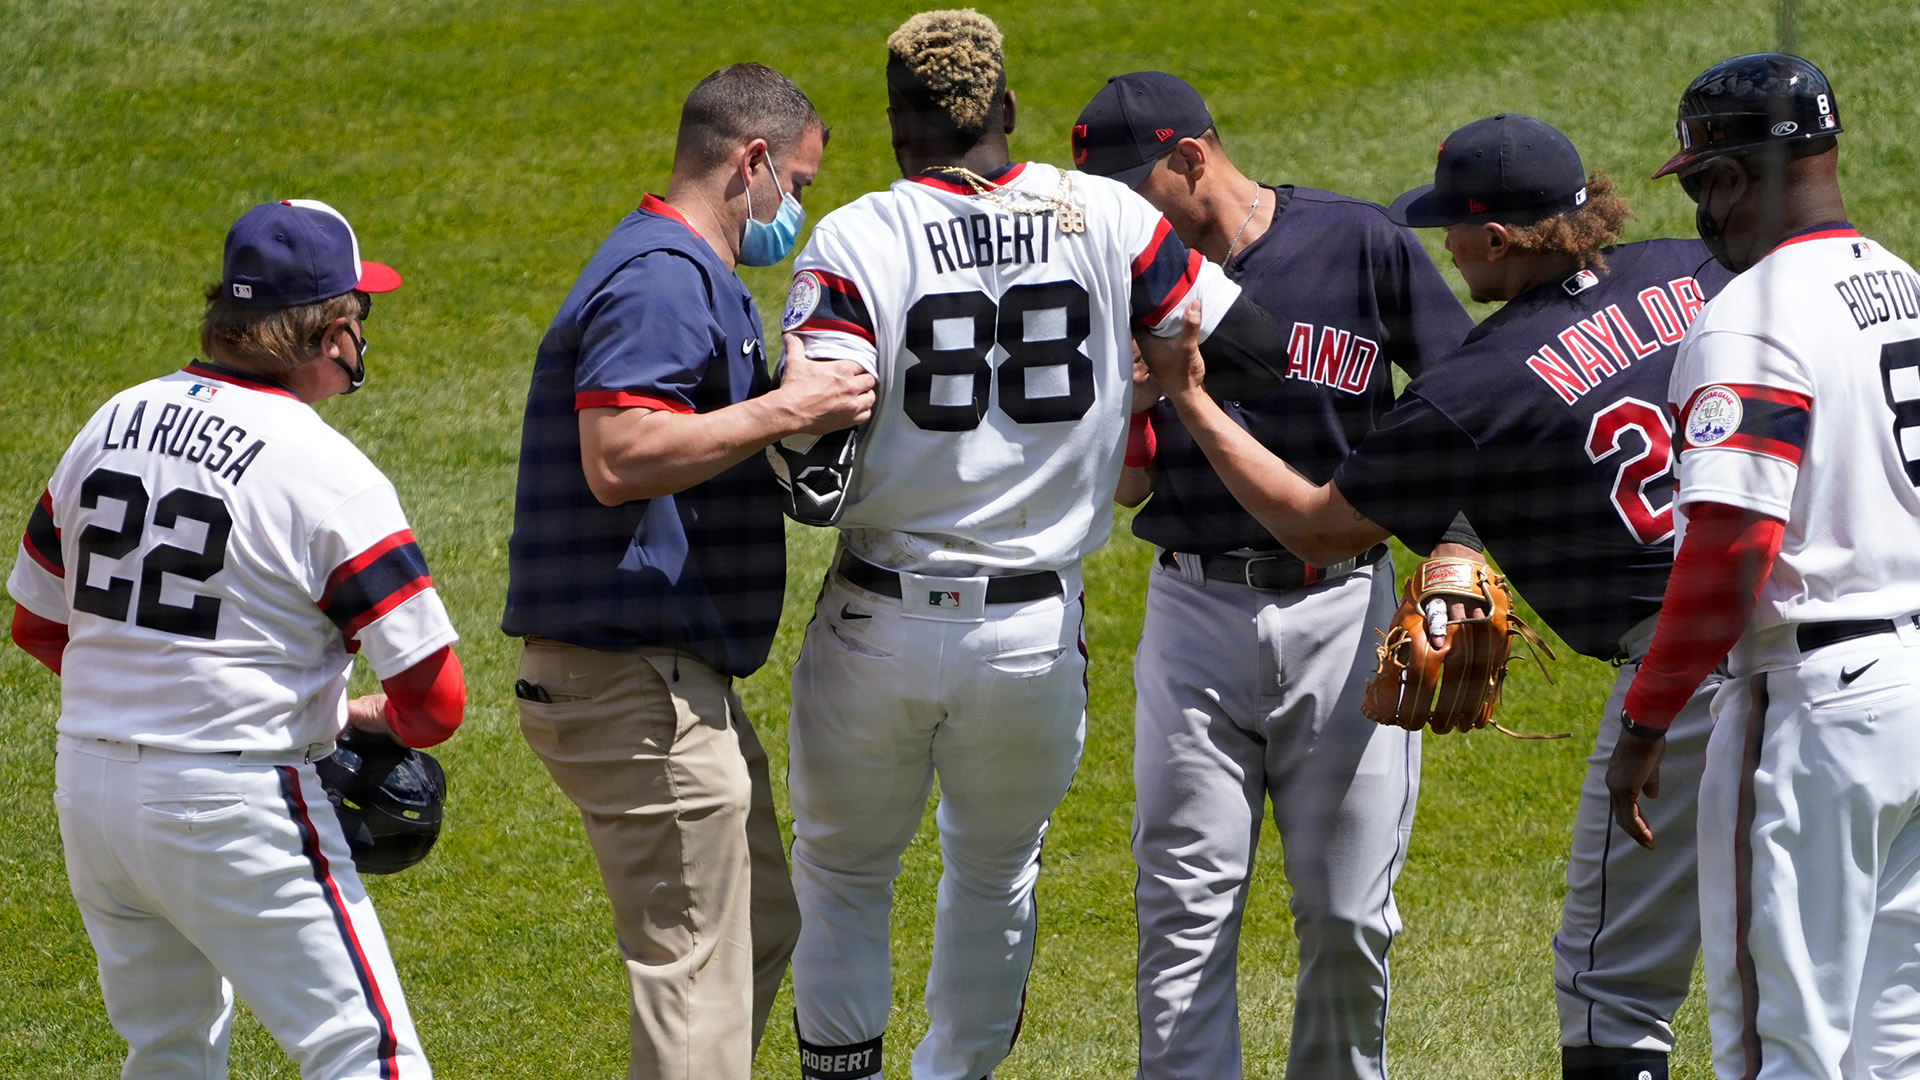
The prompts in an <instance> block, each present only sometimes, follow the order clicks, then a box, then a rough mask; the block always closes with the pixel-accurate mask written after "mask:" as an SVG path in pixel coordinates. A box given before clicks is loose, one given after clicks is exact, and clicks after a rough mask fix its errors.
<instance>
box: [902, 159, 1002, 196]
mask: <svg viewBox="0 0 1920 1080" xmlns="http://www.w3.org/2000/svg"><path fill="white" fill-rule="evenodd" d="M1026 169H1027V163H1026V162H1024V161H1019V162H1015V163H1014V164H1012V165H1010V166H1008V167H1007V168H1006V169H1004V170H1002V171H1001V172H1000V174H999V175H997V176H989V177H986V179H987V180H989V181H991V182H992V183H995V184H999V185H1001V186H1003V187H1004V186H1006V185H1007V184H1011V183H1013V182H1014V180H1016V179H1018V178H1019V176H1020V174H1021V173H1023V172H1025V171H1026ZM907 179H908V180H911V181H913V182H914V183H916V184H925V185H927V186H928V187H930V188H939V189H940V190H941V191H951V192H953V193H954V194H955V195H972V194H973V193H974V191H973V186H972V185H970V184H965V183H961V182H958V181H954V180H942V179H940V178H939V177H937V176H928V175H927V174H926V173H915V174H914V175H912V176H909V177H907Z"/></svg>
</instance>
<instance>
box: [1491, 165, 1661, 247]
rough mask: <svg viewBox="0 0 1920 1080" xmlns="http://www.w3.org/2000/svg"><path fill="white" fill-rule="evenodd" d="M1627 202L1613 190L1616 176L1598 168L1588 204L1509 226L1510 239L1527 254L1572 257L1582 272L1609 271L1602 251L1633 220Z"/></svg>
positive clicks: (1589, 180) (1589, 186) (1590, 175)
mask: <svg viewBox="0 0 1920 1080" xmlns="http://www.w3.org/2000/svg"><path fill="white" fill-rule="evenodd" d="M1633 216H1634V214H1633V210H1632V209H1630V208H1629V207H1628V206H1627V200H1626V199H1624V198H1622V197H1621V196H1620V195H1618V194H1616V193H1615V192H1614V190H1613V177H1611V176H1608V175H1607V174H1606V173H1604V172H1601V171H1600V170H1599V169H1595V170H1593V171H1592V172H1590V173H1588V174H1587V201H1586V203H1585V205H1583V206H1581V207H1580V209H1578V210H1569V211H1567V212H1566V213H1562V214H1555V215H1553V216H1552V217H1550V218H1543V219H1541V220H1539V221H1536V222H1534V223H1533V224H1531V225H1508V226H1507V239H1508V241H1509V242H1510V243H1512V244H1513V246H1514V248H1515V249H1516V250H1518V251H1520V252H1521V253H1523V254H1527V255H1571V256H1573V257H1574V258H1576V259H1578V260H1579V261H1580V267H1581V269H1583V270H1584V269H1586V268H1588V267H1593V268H1595V269H1598V270H1605V269H1606V268H1607V260H1606V258H1605V257H1603V256H1602V255H1601V254H1600V249H1601V248H1604V247H1609V246H1611V245H1612V244H1613V243H1614V242H1615V241H1617V240H1619V239H1620V229H1621V227H1622V226H1623V225H1625V224H1626V223H1627V219H1628V218H1630V217H1633Z"/></svg>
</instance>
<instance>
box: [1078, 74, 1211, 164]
mask: <svg viewBox="0 0 1920 1080" xmlns="http://www.w3.org/2000/svg"><path fill="white" fill-rule="evenodd" d="M1212 127H1213V116H1212V114H1211V113H1209V112H1207V104H1206V102H1204V101H1202V100H1200V94H1199V92H1198V91H1196V90H1194V88H1193V87H1191V86H1188V85H1187V84H1186V83H1185V82H1184V81H1182V80H1181V79H1178V78H1176V77H1174V76H1172V75H1168V74H1166V73H1165V72H1161V71H1136V72H1133V73H1132V74H1130V75H1116V76H1114V77H1113V78H1111V79H1108V80H1107V85H1105V86H1103V87H1101V88H1100V92H1099V93H1097V94H1095V95H1093V100H1092V101H1089V102H1087V107H1086V108H1085V109H1082V110H1081V112H1080V117H1079V119H1078V120H1076V121H1075V122H1074V125H1073V163H1074V164H1075V165H1077V166H1079V167H1080V168H1082V169H1085V170H1086V171H1087V172H1090V173H1092V174H1093V175H1095V176H1105V177H1110V178H1112V179H1114V180H1118V181H1120V182H1121V183H1123V184H1125V185H1127V186H1128V187H1137V186H1139V184H1140V182H1141V181H1142V180H1145V179H1146V178H1147V174H1148V173H1150V172H1152V171H1153V167H1154V165H1155V164H1156V163H1157V162H1159V161H1160V159H1161V158H1163V157H1165V156H1166V155H1167V154H1168V152H1169V151H1171V150H1173V149H1174V147H1175V145H1176V144H1178V143H1179V141H1180V140H1181V139H1186V138H1198V137H1199V136H1201V135H1204V134H1205V133H1206V132H1207V131H1208V130H1209V129H1211V128H1212Z"/></svg>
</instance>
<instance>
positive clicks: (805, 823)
mask: <svg viewBox="0 0 1920 1080" xmlns="http://www.w3.org/2000/svg"><path fill="white" fill-rule="evenodd" d="M1074 570H1075V571H1077V568H1074ZM900 577H901V582H902V598H901V599H894V598H889V597H884V596H880V595H878V594H875V593H871V592H867V591H866V590H864V589H860V588H856V587H854V586H852V585H850V584H848V583H847V582H846V581H844V580H842V579H841V578H840V577H839V576H838V575H833V576H830V577H829V579H828V582H827V584H826V586H825V588H823V589H822V591H821V594H820V599H819V601H818V602H817V604H816V605H815V611H814V618H813V621H812V623H811V624H809V626H808V627H807V634H806V638H805V641H804V643H803V644H802V646H801V649H800V658H799V661H798V662H797V663H796V664H795V665H794V669H793V713H792V719H791V722H790V724H789V726H788V730H787V738H788V742H789V746H790V755H789V758H788V767H787V768H788V774H787V786H788V790H789V792H790V793H791V795H792V800H793V835H794V840H793V850H792V855H793V878H794V892H795V894H796V895H797V897H798V899H799V902H800V914H801V919H800V923H801V930H800V943H799V946H798V948H796V949H795V950H794V954H793V986H794V1005H795V1012H796V1022H797V1024H798V1027H799V1035H800V1039H801V1040H802V1042H803V1043H804V1044H808V1045H803V1047H802V1051H803V1068H804V1069H806V1070H807V1071H806V1072H805V1075H808V1076H834V1077H840V1076H845V1077H860V1076H877V1075H880V1069H879V1064H880V1054H879V1050H878V1041H879V1039H880V1037H881V1035H882V1033H883V1032H884V1031H885V1029H886V1024H887V1016H888V1013H889V1012H890V1010H891V1006H892V974H891V957H890V953H889V946H888V913H889V911H890V910H891V908H892V904H893V879H894V878H895V877H897V876H898V875H899V873H900V855H901V853H902V852H903V851H905V850H906V847H907V844H908V843H909V842H910V841H911V840H912V839H913V835H914V832H915V831H916V830H917V829H918V828H919V825H920V818H921V814H922V813H923V812H924V810H925V808H926V803H927V797H928V794H929V792H930V791H931V789H932V785H933V781H934V777H935V776H936V775H937V776H938V777H939V779H940V801H939V806H938V808H937V810H936V812H935V817H934V820H935V822H936V823H937V825H938V827H939V830H940V852H941V856H942V859H943V868H942V872H941V876H940V886H939V894H938V899H937V901H936V906H935V909H934V910H935V914H934V931H933V938H934V940H933V957H932V967H931V970H929V972H928V973H927V987H926V1007H927V1018H928V1022H929V1026H928V1030H927V1034H926V1038H925V1039H924V1040H922V1041H921V1043H920V1045H919V1046H918V1047H916V1048H915V1049H914V1052H913V1064H912V1075H913V1077H914V1078H915V1080H980V1078H981V1077H984V1076H986V1075H987V1074H988V1073H990V1072H992V1070H993V1068H994V1066H995V1065H997V1064H999V1063H1000V1061H1001V1060H1002V1059H1004V1058H1005V1057H1006V1056H1007V1053H1008V1052H1009V1051H1010V1050H1011V1049H1012V1046H1013V1040H1014V1036H1015V1035H1016V1034H1017V1032H1018V1029H1019V1024H1020V1018H1021V1008H1022V998H1023V996H1024V991H1025V986H1026V981H1027V972H1028V969H1029V968H1030V967H1031V966H1032V962H1033V947H1034V932H1035V911H1034V901H1033V890H1034V883H1035V881H1036V880H1037V879H1038V877H1039V874H1040V841H1041V837H1042V835H1043V834H1044V833H1045V832H1046V826H1047V818H1048V815H1050V814H1051V813H1052V812H1053V809H1054V807H1055V806H1057V805H1058V804H1059V802H1060V800H1061V798H1062V797H1063V796H1065V795H1066V792H1067V785H1068V783H1069V782H1070V781H1071V780H1072V779H1073V772H1074V769H1075V767H1076V766H1077V765H1078V763H1079V760H1080V749H1081V744H1082V742H1083V741H1084V738H1085V734H1086V681H1085V680H1086V670H1087V666H1086V658H1085V654H1084V652H1083V651H1082V646H1081V641H1080V622H1081V612H1082V606H1081V602H1080V600H1079V599H1078V598H1077V597H1078V594H1079V581H1078V574H1077V572H1066V573H1063V574H1062V577H1063V578H1065V579H1066V587H1067V590H1068V591H1067V594H1066V597H1056V598H1052V599H1046V600H1037V601H1033V602H1030V603H1024V604H993V605H989V604H986V603H985V586H986V581H987V579H986V578H965V579H952V578H923V577H920V576H918V575H913V574H902V575H900ZM933 593H942V594H945V593H952V594H954V595H953V596H952V598H951V600H952V603H953V604H954V605H956V606H951V607H936V606H933V605H932V604H930V603H928V602H927V601H928V598H929V596H930V594H933ZM1067 597H1072V599H1069V598H1067ZM941 600H942V602H943V603H944V602H946V600H947V598H946V597H944V596H943V597H942V598H941Z"/></svg>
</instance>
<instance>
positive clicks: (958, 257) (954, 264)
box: [920, 210, 1054, 274]
mask: <svg viewBox="0 0 1920 1080" xmlns="http://www.w3.org/2000/svg"><path fill="white" fill-rule="evenodd" d="M920 228H921V230H922V233H923V235H924V236H925V237H926V241H927V255H928V257H929V258H930V259H931V260H932V262H933V269H934V272H935V273H937V274H944V273H947V272H948V271H950V270H972V269H974V268H975V267H985V266H1001V265H1004V264H1009V263H1016V264H1017V263H1036V262H1041V263H1043V262H1046V261H1047V256H1048V253H1049V243H1050V241H1051V239H1052V237H1053V233H1054V228H1053V211H1052V210H1042V211H1040V212H1039V213H1037V214H956V215H954V216H953V217H950V218H947V219H946V220H945V221H927V222H922V223H921V226H920ZM1036 251H1037V252H1038V257H1037V258H1036V257H1035V252H1036Z"/></svg>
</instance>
